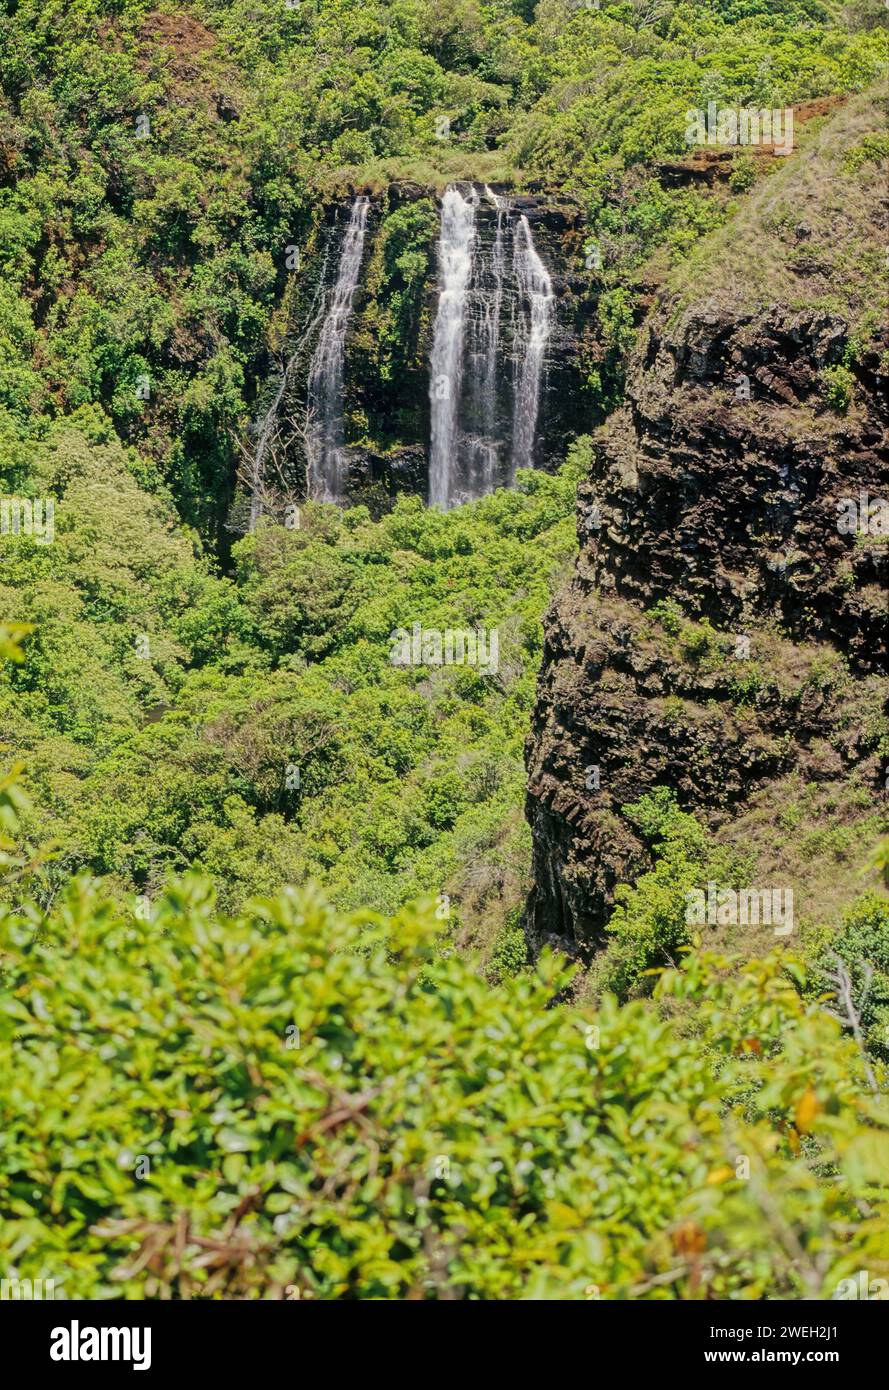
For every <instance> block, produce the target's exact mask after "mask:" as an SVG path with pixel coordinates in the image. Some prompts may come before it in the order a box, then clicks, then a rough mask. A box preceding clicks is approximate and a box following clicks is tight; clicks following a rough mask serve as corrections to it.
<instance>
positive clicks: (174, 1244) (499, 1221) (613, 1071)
mask: <svg viewBox="0 0 889 1390" xmlns="http://www.w3.org/2000/svg"><path fill="white" fill-rule="evenodd" d="M639 814H640V820H641V821H647V823H648V824H649V827H652V826H653V825H654V823H655V822H657V823H658V824H659V825H660V827H661V829H662V830H664V831H665V833H667V834H668V835H671V834H672V833H673V831H672V829H671V828H670V825H671V823H673V824H675V817H674V816H673V815H672V814H671V813H670V812H669V811H667V812H666V813H665V810H664V806H663V805H662V804H661V803H660V802H657V803H649V805H648V808H647V809H646V808H640V812H639ZM15 897H16V903H15V906H12V907H10V906H7V907H5V908H4V909H3V910H2V940H3V949H2V955H0V1065H2V1068H3V1074H4V1076H6V1077H7V1078H8V1080H7V1082H6V1083H5V1088H4V1095H3V1100H2V1114H3V1134H4V1140H3V1145H2V1148H0V1192H2V1194H3V1202H2V1215H0V1256H2V1258H3V1260H4V1263H5V1264H6V1266H7V1267H12V1268H14V1269H15V1271H16V1273H17V1275H18V1277H21V1278H27V1277H32V1276H37V1277H51V1276H52V1277H55V1278H56V1279H57V1280H58V1282H59V1284H60V1285H61V1287H62V1289H63V1291H64V1293H65V1294H66V1295H67V1296H69V1297H78V1296H80V1297H84V1296H85V1297H92V1298H103V1297H113V1296H120V1295H124V1296H126V1297H130V1298H134V1297H158V1296H161V1297H170V1296H173V1297H212V1296H216V1297H225V1296H228V1297H248V1298H275V1297H278V1298H280V1297H288V1298H296V1297H299V1298H320V1299H330V1298H402V1299H403V1298H408V1297H411V1298H421V1299H423V1298H425V1299H433V1298H441V1297H464V1298H500V1299H502V1298H509V1297H513V1298H541V1297H544V1298H545V1297H560V1298H568V1299H574V1298H576V1299H589V1298H597V1297H600V1298H627V1297H645V1296H647V1295H649V1294H651V1293H652V1291H653V1290H655V1289H657V1290H658V1294H657V1296H659V1297H673V1298H729V1297H735V1298H759V1297H773V1298H800V1297H817V1296H823V1297H829V1296H830V1294H831V1292H832V1291H833V1290H834V1289H835V1287H836V1283H837V1281H838V1280H839V1279H840V1278H842V1277H845V1276H846V1275H847V1274H848V1273H849V1272H854V1271H855V1270H856V1269H858V1268H862V1267H866V1268H878V1267H880V1266H879V1264H876V1265H874V1264H873V1263H872V1261H874V1260H876V1261H879V1260H880V1258H881V1254H880V1252H881V1250H882V1244H881V1242H882V1240H883V1237H882V1236H881V1235H880V1221H881V1219H882V1218H884V1217H885V1214H886V1195H885V1171H886V1163H887V1159H889V1111H887V1110H886V1106H885V1100H881V1101H877V1100H876V1099H875V1098H874V1097H873V1096H870V1095H869V1093H868V1084H867V1079H866V1074H865V1071H864V1064H863V1059H862V1057H861V1054H860V1053H859V1051H858V1049H857V1048H856V1046H855V1044H854V1042H853V1041H851V1040H848V1039H845V1038H844V1037H842V1036H841V1033H840V1029H839V1027H838V1025H837V1024H836V1023H835V1022H834V1021H833V1020H831V1019H830V1018H828V1017H827V1016H826V1014H825V1013H824V1012H823V1011H820V1010H818V1009H812V1008H811V1007H809V1006H807V1005H806V1004H805V1003H804V1000H803V998H802V996H801V993H800V990H801V989H802V988H803V987H804V986H805V983H806V981H805V976H804V974H803V972H802V971H801V969H800V968H799V966H798V965H796V964H794V962H793V961H792V959H790V958H784V959H778V958H777V957H775V958H773V959H770V960H766V961H759V962H755V963H754V964H752V965H750V966H748V967H746V968H744V969H741V970H740V971H739V969H738V966H737V964H733V963H732V962H731V961H729V960H727V959H721V958H719V957H716V956H713V955H701V956H698V957H695V958H693V959H692V960H691V961H690V962H688V964H687V965H686V967H685V968H684V969H683V970H682V971H681V972H680V971H673V972H670V973H669V974H668V975H667V976H666V977H665V978H664V980H663V981H662V984H661V986H660V991H659V994H660V999H661V1001H662V1004H663V1007H664V1009H666V1010H667V1012H668V1013H669V1012H671V1009H670V1008H669V1007H668V1006H670V1005H675V1006H676V1007H678V1008H679V1010H680V1013H679V1019H678V1020H671V1019H670V1018H669V1017H663V1016H659V1014H658V1013H657V1012H654V1011H652V1010H651V1008H649V1007H648V1006H647V1005H646V1004H644V1003H641V1002H640V1003H636V1004H632V1005H629V1006H627V1007H625V1008H623V1009H619V1008H618V1007H617V1006H616V1004H615V1002H614V1000H613V999H610V998H606V999H604V1000H603V1001H602V1002H601V1005H600V1006H599V1007H598V1009H597V1010H596V1011H595V1012H594V1011H592V1010H589V1009H587V1010H576V1009H572V1008H567V1007H564V1006H561V1007H555V1008H554V1007H551V1005H552V1001H553V998H554V996H555V995H556V994H557V993H558V992H559V991H560V990H564V988H565V986H566V985H567V983H568V978H567V976H566V975H565V974H564V973H563V972H562V971H561V970H560V969H559V967H558V965H557V963H556V962H555V961H553V960H552V959H551V958H550V957H549V956H548V955H544V956H543V957H542V958H541V959H539V960H538V962H537V964H536V966H535V968H534V970H533V971H530V972H528V971H526V972H523V973H521V974H519V975H518V976H517V977H515V978H512V979H507V980H505V981H504V983H503V985H502V986H501V987H500V988H499V989H497V990H492V989H491V988H490V986H489V985H487V984H486V983H485V982H484V981H483V980H482V979H481V978H480V977H479V976H478V975H477V974H476V973H475V972H474V971H473V970H472V968H471V967H470V966H469V965H467V963H466V962H465V961H464V960H463V959H462V958H461V956H460V955H459V954H457V953H455V952H453V951H446V952H442V951H440V950H439V949H438V947H437V944H436V943H437V940H438V929H439V925H440V924H439V923H438V921H437V920H436V918H435V915H434V913H433V912H431V911H429V910H428V909H426V908H424V907H423V905H422V904H421V905H419V907H418V908H417V909H411V910H410V911H407V912H403V913H401V914H399V915H398V916H396V917H395V918H394V919H390V920H386V919H382V918H380V917H378V916H376V915H375V914H372V913H368V912H361V913H357V914H353V915H352V916H349V917H343V916H341V915H339V914H337V913H335V912H333V911H331V910H330V909H329V908H327V907H326V906H325V905H324V904H323V903H322V902H321V901H320V900H319V899H318V898H317V897H316V896H314V895H313V894H311V893H309V894H305V893H304V894H301V895H295V894H292V893H291V894H285V895H283V896H279V897H276V898H272V899H266V900H264V901H260V902H256V903H254V904H253V905H251V906H250V907H249V908H247V909H246V910H245V911H244V912H243V913H242V914H239V915H238V916H237V917H236V918H234V919H232V918H227V917H223V916H221V915H220V913H219V911H218V909H217V908H216V907H215V905H214V902H213V896H212V893H211V891H210V888H209V885H208V884H207V882H206V880H203V879H201V878H199V877H197V876H191V877H187V878H185V879H183V880H182V881H180V882H179V883H178V884H176V885H174V886H171V887H170V888H169V889H168V890H167V892H166V893H165V894H164V896H163V897H162V898H161V899H160V900H159V901H158V902H157V904H156V905H155V907H154V910H153V912H152V915H151V917H150V919H149V920H148V921H144V920H141V919H139V918H137V917H133V916H131V915H130V914H128V913H126V912H123V913H122V912H120V910H119V909H117V908H116V907H115V906H114V904H113V903H111V902H109V901H107V899H103V896H102V894H101V892H100V891H99V890H98V888H97V886H96V885H95V884H90V883H88V882H87V881H85V880H83V879H80V880H77V881H74V882H71V883H70V884H68V885H66V886H65V887H64V889H63V890H62V891H61V892H60V893H59V894H58V896H57V897H56V899H55V901H54V902H53V904H52V906H51V908H50V909H49V910H46V909H45V908H43V907H41V906H40V905H39V904H38V903H37V902H36V901H34V900H33V899H32V898H31V897H30V896H29V895H28V892H27V884H25V885H19V888H18V890H17V892H16V894H15ZM689 1008H691V1009H692V1010H693V1016H694V1026H693V1027H692V1028H689V1027H687V1026H685V1025H684V1024H683V1023H682V1022H681V1019H682V1016H683V1014H684V1013H685V1011H687V1010H688V1009H689ZM876 1065H877V1066H878V1067H879V1066H880V1064H879V1063H876ZM881 1075H882V1072H881ZM801 1149H802V1150H803V1152H804V1154H805V1157H804V1158H803V1157H802V1156H801ZM825 1169H829V1170H830V1172H831V1173H832V1178H831V1181H830V1182H827V1183H823V1182H821V1183H818V1182H816V1181H815V1180H814V1174H815V1173H816V1172H817V1171H819V1170H821V1171H824V1170H825ZM765 1192H768V1193H769V1194H770V1200H769V1201H768V1202H767V1201H765V1200H763V1194H764V1193H765ZM776 1204H777V1205H776ZM776 1211H777V1213H778V1214H776ZM788 1230H791V1231H792V1232H793V1233H794V1236H793V1240H792V1241H791V1240H790V1239H789V1238H788ZM797 1241H799V1242H801V1243H802V1248H803V1249H804V1250H805V1252H806V1253H805V1254H804V1256H803V1257H802V1258H800V1254H799V1246H798V1245H797ZM208 1252H212V1258H208ZM48 1272H51V1274H50V1273H48Z"/></svg>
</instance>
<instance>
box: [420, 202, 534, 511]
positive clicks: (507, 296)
mask: <svg viewBox="0 0 889 1390" xmlns="http://www.w3.org/2000/svg"><path fill="white" fill-rule="evenodd" d="M484 195H485V203H486V204H488V205H490V207H493V209H494V214H493V215H492V214H491V212H490V210H489V208H488V207H485V206H484V205H483V204H482V201H481V199H480V197H479V194H478V193H477V192H476V191H475V189H474V188H470V190H469V193H468V194H467V195H466V196H464V194H462V193H461V192H460V190H459V189H458V188H456V187H454V186H453V185H452V186H451V187H450V188H448V189H446V191H445V194H444V198H443V199H442V208H441V232H440V239H439V244H438V263H439V300H438V313H437V316H436V320H435V331H434V335H433V344H432V361H431V374H430V385H429V397H430V403H431V442H430V461H429V501H430V505H432V506H434V507H444V508H447V507H450V506H453V505H454V504H455V503H458V502H462V501H465V500H467V499H471V498H474V497H482V496H484V495H485V494H486V493H489V492H492V491H493V490H494V488H496V487H502V486H503V485H504V484H510V483H511V482H512V481H513V480H514V478H515V472H516V469H517V468H529V467H531V466H532V465H533V462H534V456H535V442H536V435H537V420H538V415H539V409H540V392H541V380H542V376H543V368H544V363H545V357H546V347H547V342H548V340H549V336H550V332H551V330H552V323H553V314H554V309H555V297H554V294H553V288H552V281H551V279H550V276H549V272H548V271H547V269H546V266H545V265H544V264H543V262H542V260H541V259H540V256H539V254H538V252H537V248H536V247H535V245H534V238H533V236H532V235H531V228H530V225H529V223H528V219H527V217H526V216H524V215H521V216H519V217H518V218H516V216H515V214H514V213H513V211H512V209H511V207H510V204H509V201H508V199H506V198H502V197H500V196H498V195H497V194H496V193H494V192H493V191H492V190H491V189H490V188H489V187H488V186H487V185H484ZM510 238H511V239H512V246H511V248H510V246H509V242H510ZM510 250H511V255H510V254H508V252H509V251H510ZM510 364H511V366H512V371H511V374H510V373H509V366H510ZM510 376H511V389H510ZM510 429H511V436H512V437H511V439H510Z"/></svg>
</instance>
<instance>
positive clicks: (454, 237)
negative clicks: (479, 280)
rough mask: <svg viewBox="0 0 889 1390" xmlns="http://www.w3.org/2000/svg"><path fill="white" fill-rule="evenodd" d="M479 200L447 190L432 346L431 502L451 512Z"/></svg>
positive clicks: (476, 196)
mask: <svg viewBox="0 0 889 1390" xmlns="http://www.w3.org/2000/svg"><path fill="white" fill-rule="evenodd" d="M477 205H478V195H477V194H476V193H475V191H474V190H473V191H472V192H471V195H470V197H469V198H464V197H463V195H462V193H461V192H460V191H459V189H457V188H448V189H446V190H445V195H444V198H443V199H442V206H441V235H440V239H439V243H438V265H439V283H440V285H441V292H440V294H439V298H438V313H437V315H436V319H435V333H434V336H433V342H432V373H431V380H430V383H429V399H430V406H431V421H432V429H431V446H430V457H429V502H430V505H431V506H433V507H444V508H446V507H447V506H448V505H449V504H450V501H451V496H452V492H453V486H454V478H455V476H456V466H457V419H458V408H459V403H460V386H461V382H462V376H463V336H464V330H465V323H466V305H467V291H468V288H469V280H470V276H471V274H472V252H473V244H474V241H475V210H476V207H477Z"/></svg>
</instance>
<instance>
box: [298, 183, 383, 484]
mask: <svg viewBox="0 0 889 1390" xmlns="http://www.w3.org/2000/svg"><path fill="white" fill-rule="evenodd" d="M369 206H370V203H369V200H368V199H367V198H356V199H355V202H354V203H353V204H352V213H351V216H350V218H349V225H348V227H347V228H346V234H345V236H344V237H343V246H342V251H341V252H340V264H339V270H338V272H337V279H336V285H335V286H334V290H333V298H332V300H331V304H330V308H329V309H328V311H327V315H326V317H325V319H324V323H323V325H322V328H321V332H320V334H319V336H318V344H317V347H316V348H315V355H314V357H313V358H312V364H311V367H310V369H309V387H308V411H307V417H306V441H307V445H306V454H307V458H308V466H309V480H308V481H309V494H310V496H312V497H317V498H320V499H321V501H323V502H339V501H342V499H343V495H344V492H345V483H346V459H345V452H344V449H343V441H344V426H343V372H344V365H345V356H346V352H345V348H346V329H347V328H348V325H349V318H350V315H351V313H352V297H353V295H354V293H355V287H356V285H357V284H358V276H359V275H360V273H361V261H362V257H363V255H364V237H365V233H366V231H367V212H368V207H369Z"/></svg>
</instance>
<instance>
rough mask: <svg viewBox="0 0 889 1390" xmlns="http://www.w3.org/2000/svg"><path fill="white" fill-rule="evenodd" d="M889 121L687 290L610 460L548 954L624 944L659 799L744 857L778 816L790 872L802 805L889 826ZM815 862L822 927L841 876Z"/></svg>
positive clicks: (570, 685) (572, 721)
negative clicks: (632, 891)
mask: <svg viewBox="0 0 889 1390" xmlns="http://www.w3.org/2000/svg"><path fill="white" fill-rule="evenodd" d="M881 121H882V115H881V113H880V112H879V111H877V110H876V108H875V107H874V105H873V104H872V103H871V102H870V101H869V100H867V99H866V98H861V99H858V100H856V101H855V102H853V103H852V104H851V106H850V107H849V108H848V109H846V110H844V111H842V112H840V113H838V114H837V115H834V116H832V117H831V119H830V121H829V122H827V123H825V124H824V125H823V128H822V129H821V130H812V132H811V134H810V136H809V138H808V140H807V143H806V145H805V146H804V148H803V149H802V150H801V151H799V152H798V153H796V154H795V155H794V156H792V158H791V159H789V160H788V161H787V164H786V167H784V168H782V169H780V170H779V171H778V172H776V173H774V174H772V175H771V176H770V177H769V178H767V179H764V180H763V181H762V184H761V185H760V186H758V187H757V188H756V189H755V190H754V192H753V193H752V194H751V195H750V198H749V200H748V202H747V204H746V206H745V207H744V208H743V209H742V210H741V211H740V212H739V213H738V214H737V215H736V217H735V218H734V219H733V220H732V221H731V222H730V223H729V225H728V227H727V228H725V229H724V230H723V231H722V232H720V233H719V234H718V236H717V237H716V238H715V239H713V241H712V242H711V243H710V244H709V245H706V246H703V247H702V248H701V249H700V251H699V253H698V254H697V255H696V257H695V258H694V259H693V261H692V262H691V264H690V265H689V266H688V267H687V269H686V270H685V271H684V272H683V274H682V276H681V277H680V278H679V279H674V280H673V281H671V283H670V284H669V285H667V286H666V287H665V288H664V290H663V291H662V293H661V295H660V297H659V299H658V301H657V303H656V304H655V306H654V308H653V309H652V311H651V314H650V316H649V318H648V321H647V322H646V324H645V326H644V329H643V330H642V332H641V334H640V339H639V343H638V346H637V350H636V352H635V355H634V358H633V361H632V363H631V368H630V372H629V381H628V388H627V398H626V403H625V405H624V407H623V408H622V409H621V410H620V411H619V412H618V413H617V414H616V415H615V416H613V417H612V418H611V419H610V420H609V422H608V424H607V425H606V426H605V427H604V428H603V429H602V430H601V431H600V432H599V434H598V435H597V436H596V437H595V439H594V443H593V448H592V454H591V467H590V471H589V477H588V479H587V481H586V482H585V484H584V485H583V486H582V487H581V489H580V492H579V498H578V539H579V555H578V559H577V563H576V568H575V572H574V575H573V578H572V580H571V582H570V584H569V585H568V587H567V588H566V589H565V591H564V592H563V593H562V594H561V596H560V597H559V599H558V600H557V602H556V603H555V605H554V607H553V608H552V610H551V612H550V613H549V614H548V615H547V618H546V622H545V652H544V661H543V669H542V672H541V676H540V683H539V689H538V698H537V704H536V709H535V711H534V717H533V727H532V732H531V735H530V738H529V740H528V747H527V766H528V797H527V815H528V819H529V821H530V823H531V827H532V830H533V840H534V881H535V885H536V886H535V890H534V893H533V895H532V901H531V904H530V914H529V916H530V921H531V927H532V930H533V934H534V936H535V938H536V939H537V940H540V939H542V938H545V937H549V936H555V937H558V938H559V939H560V940H562V941H565V940H567V941H571V942H576V943H578V944H579V946H580V947H581V949H582V950H584V951H588V950H590V949H595V947H596V946H597V945H598V944H599V943H600V942H601V940H602V938H603V931H604V926H605V923H606V921H607V917H608V913H609V908H610V906H611V903H612V902H613V898H614V891H615V888H616V886H617V885H618V884H620V883H622V882H627V881H630V880H632V879H633V878H634V877H635V876H636V874H637V873H638V871H639V870H640V869H641V868H642V867H643V866H644V865H645V863H646V851H645V848H644V846H643V845H642V844H641V843H640V841H639V840H638V839H637V838H636V836H635V835H634V833H633V831H632V828H631V826H630V825H629V823H628V822H627V820H626V819H625V817H624V816H623V815H622V811H621V808H622V807H623V806H624V805H625V804H626V803H627V802H629V801H631V800H633V799H634V798H636V797H638V796H639V795H640V794H641V793H643V792H644V791H646V790H649V789H651V788H652V787H654V786H656V785H659V784H661V785H669V786H672V787H674V788H675V789H676V791H677V793H678V795H679V798H680V800H681V802H682V803H683V804H684V805H685V806H686V807H687V808H688V809H696V810H698V811H699V812H703V813H704V814H705V815H706V816H708V817H709V819H710V823H711V825H712V827H713V828H714V830H715V832H716V833H717V834H721V835H723V836H724V837H727V838H730V837H731V835H732V833H733V827H738V826H740V825H741V824H742V823H743V824H744V825H745V827H746V830H745V833H747V832H749V830H750V825H751V824H752V820H751V817H754V816H755V814H758V816H759V820H760V823H761V824H763V825H764V826H765V833H764V834H762V835H761V836H760V839H761V841H762V843H761V846H760V847H761V849H762V850H763V855H764V857H765V858H766V859H767V860H768V859H769V852H770V851H769V835H768V833H767V828H768V824H769V821H770V818H771V819H773V820H774V818H780V816H781V814H782V808H786V806H787V803H788V800H789V799H792V798H793V797H794V796H797V795H798V794H799V793H800V789H801V788H802V789H804V790H805V791H806V794H807V795H809V796H810V797H811V796H813V797H814V798H815V801H817V802H818V807H819V809H818V810H817V812H815V811H813V815H815V817H816V819H817V817H818V816H820V815H821V814H822V812H823V810H824V807H825V806H828V805H829V806H834V807H838V808H839V810H838V814H839V816H840V819H841V820H843V818H844V817H845V823H846V825H847V827H848V826H850V825H854V820H855V816H856V815H857V816H860V817H865V816H867V815H870V814H872V813H873V812H874V811H875V809H876V808H878V805H879V798H880V793H881V791H882V789H883V776H884V769H883V767H882V763H881V739H882V740H883V745H885V736H886V724H885V718H884V717H883V715H882V713H881V710H882V702H883V699H884V698H885V693H886V683H885V680H884V679H883V677H882V674H881V673H882V672H884V671H885V654H886V604H885V579H886V560H887V546H886V539H887V538H886V535H885V527H886V511H885V508H886V502H885V499H886V498H887V497H889V488H887V478H886V459H887V448H886V446H887V410H886V401H885V394H884V392H885V381H886V372H887V360H889V359H887V353H886V349H887V342H886V339H885V328H884V327H883V323H884V320H883V322H881V319H880V312H881V311H880V307H879V306H878V305H877V304H875V302H874V297H873V295H874V291H873V286H874V285H875V284H876V283H877V280H878V277H879V275H880V273H881V265H880V262H881V260H882V255H883V251H882V240H883V233H882V230H881V226H882V223H883V215H884V208H883V206H882V201H883V189H884V181H883V172H882V170H881V169H880V166H879V164H878V163H876V162H870V161H869V160H868V159H867V158H866V157H865V156H864V155H863V154H862V151H865V152H866V151H867V150H868V149H870V148H871V146H870V145H869V144H868V136H869V134H870V132H871V131H874V130H879V129H880V128H881ZM853 805H854V806H855V807H856V808H857V809H856V811H855V812H854V814H853V813H852V812H850V811H849V807H851V806H853ZM779 838H780V837H779V835H778V827H777V824H776V825H775V835H774V836H773V837H772V839H773V842H774V841H777V840H778V839H779ZM751 839H752V841H755V839H756V837H755V836H753V837H751ZM772 850H774V843H773V844H772ZM791 859H792V856H790V855H788V854H785V855H784V860H783V870H784V871H790V872H792V873H793V874H796V875H797V877H798V880H799V881H798V883H797V887H798V894H797V898H798V901H801V903H802V909H803V914H804V916H805V914H806V911H808V912H809V915H810V917H812V918H814V917H816V916H817V913H818V910H819V907H820V905H821V897H820V896H819V895H820V894H821V892H822V888H824V881H825V872H824V870H825V866H824V865H821V866H818V865H816V864H810V865H808V866H806V865H804V864H802V863H801V862H799V861H796V860H795V861H793V863H791ZM769 862H770V863H771V864H772V865H775V864H776V863H777V862H778V860H777V859H776V858H775V856H774V854H772V858H771V859H770V860H769ZM826 867H827V871H828V876H829V865H828V866H826ZM833 877H834V879H836V878H837V877H838V875H837V874H836V873H834V875H833ZM860 888H861V884H860V882H858V883H854V884H850V885H849V887H848V891H849V893H850V894H851V893H852V892H854V891H860ZM835 889H836V884H833V885H832V890H831V891H833V890H835Z"/></svg>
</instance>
